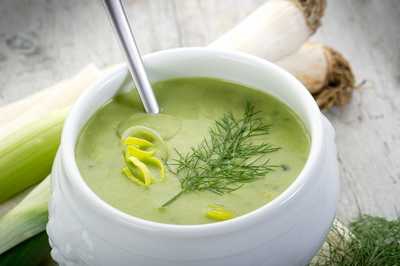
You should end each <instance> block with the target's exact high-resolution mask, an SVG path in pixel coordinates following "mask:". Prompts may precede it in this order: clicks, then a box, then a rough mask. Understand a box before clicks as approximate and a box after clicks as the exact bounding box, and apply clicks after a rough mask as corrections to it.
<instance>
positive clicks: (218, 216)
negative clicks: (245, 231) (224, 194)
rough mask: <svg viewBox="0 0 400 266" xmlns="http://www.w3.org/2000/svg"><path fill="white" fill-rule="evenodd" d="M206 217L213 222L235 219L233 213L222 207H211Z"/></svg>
mask: <svg viewBox="0 0 400 266" xmlns="http://www.w3.org/2000/svg"><path fill="white" fill-rule="evenodd" d="M208 207H209V208H210V209H209V210H208V211H207V213H206V216H207V217H208V218H210V219H212V220H216V221H225V220H229V219H232V218H233V217H235V215H234V214H233V212H231V211H229V210H226V209H225V208H224V207H223V206H222V205H209V206H208Z"/></svg>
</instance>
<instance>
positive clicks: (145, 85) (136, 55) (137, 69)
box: [104, 0, 159, 114]
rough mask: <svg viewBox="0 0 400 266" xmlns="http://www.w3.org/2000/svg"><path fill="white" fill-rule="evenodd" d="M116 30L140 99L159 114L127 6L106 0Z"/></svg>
mask: <svg viewBox="0 0 400 266" xmlns="http://www.w3.org/2000/svg"><path fill="white" fill-rule="evenodd" d="M104 3H105V6H106V9H107V10H108V13H109V15H110V18H111V21H112V24H113V26H114V28H115V32H116V33H117V35H118V38H119V40H120V43H121V46H122V48H123V49H124V50H125V54H126V57H127V59H128V66H129V70H130V72H131V75H132V78H133V81H134V82H135V85H136V87H137V89H138V91H139V96H140V99H141V100H142V103H143V105H144V108H145V110H146V112H147V113H150V114H158V113H159V107H158V103H157V99H156V97H155V96H154V92H153V89H152V87H151V84H150V82H149V79H148V77H147V74H146V70H145V68H144V65H143V60H142V57H141V55H140V52H139V49H138V47H137V45H136V41H135V37H134V36H133V32H132V29H131V27H130V25H129V21H128V17H127V16H126V12H125V8H124V6H123V5H122V3H121V0H104Z"/></svg>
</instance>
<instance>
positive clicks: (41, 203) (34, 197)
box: [0, 177, 50, 254]
mask: <svg viewBox="0 0 400 266" xmlns="http://www.w3.org/2000/svg"><path fill="white" fill-rule="evenodd" d="M49 198H50V177H47V178H46V179H45V180H43V181H42V182H41V183H40V184H39V185H38V186H36V187H35V188H34V189H33V190H32V191H31V192H30V193H29V194H28V195H27V196H26V197H25V198H24V199H23V200H22V201H21V202H20V203H19V204H18V205H17V206H15V207H14V208H13V209H11V210H10V211H9V212H8V213H6V214H5V215H4V216H2V217H0V254H2V253H3V252H5V251H7V250H9V249H10V248H12V247H14V246H15V245H17V244H19V243H21V242H22V241H24V240H26V239H28V238H30V237H32V236H34V235H36V234H38V233H40V232H42V231H44V230H45V228H46V223H47V220H48V211H47V206H48V202H49Z"/></svg>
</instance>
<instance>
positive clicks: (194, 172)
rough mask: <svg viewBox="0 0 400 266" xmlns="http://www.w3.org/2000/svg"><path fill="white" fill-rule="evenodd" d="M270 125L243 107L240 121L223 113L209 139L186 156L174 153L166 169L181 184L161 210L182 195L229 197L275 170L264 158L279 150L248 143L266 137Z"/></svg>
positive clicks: (251, 107)
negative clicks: (172, 168)
mask: <svg viewBox="0 0 400 266" xmlns="http://www.w3.org/2000/svg"><path fill="white" fill-rule="evenodd" d="M270 129H271V125H269V124H266V123H265V122H264V121H263V119H262V118H261V117H260V112H259V111H255V108H254V106H253V105H251V104H250V103H247V104H246V108H245V111H244V114H243V116H242V117H241V118H239V119H238V118H235V116H234V115H233V114H232V113H230V112H229V113H226V114H225V115H224V116H223V117H222V118H221V119H220V120H217V121H215V124H214V126H213V127H211V128H210V129H209V137H208V138H204V139H203V140H202V141H201V143H200V144H199V145H198V146H197V147H192V148H191V151H190V152H188V153H187V154H181V153H179V152H178V151H176V152H177V155H178V158H177V159H176V160H174V162H173V163H170V165H172V166H175V172H174V174H176V175H177V176H178V178H179V181H180V183H181V191H180V192H179V193H178V194H176V195H175V196H174V197H173V198H171V199H170V200H168V201H167V202H166V203H164V204H163V205H162V206H163V207H165V206H166V205H168V204H170V203H171V202H173V201H175V200H176V199H177V198H178V197H180V196H181V195H182V194H183V193H185V192H190V191H210V192H213V193H216V194H219V195H223V194H225V193H230V192H232V191H235V190H237V189H239V188H241V187H242V186H243V185H244V184H246V183H250V182H253V181H255V180H257V179H259V178H262V177H264V176H265V175H266V174H268V173H269V172H271V171H272V170H273V169H274V168H275V167H276V166H274V165H272V164H270V161H269V159H265V155H266V154H268V153H271V152H274V151H277V150H278V149H279V148H278V147H274V146H273V145H271V144H269V143H264V142H262V143H260V142H252V141H251V140H254V138H255V137H260V136H265V135H268V134H269V133H270Z"/></svg>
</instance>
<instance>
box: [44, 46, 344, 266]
mask: <svg viewBox="0 0 400 266" xmlns="http://www.w3.org/2000/svg"><path fill="white" fill-rule="evenodd" d="M144 61H145V65H146V67H147V70H148V72H149V77H150V79H151V80H152V81H159V80H164V79H169V78H173V77H185V76H188V77H190V76H205V77H216V78H221V79H225V80H230V81H234V82H237V83H241V84H245V85H249V86H251V87H254V88H259V89H260V90H265V91H268V92H269V93H271V94H273V95H275V96H276V97H278V98H280V99H281V100H283V101H284V102H286V103H287V104H288V105H289V106H291V107H292V108H293V110H295V111H296V112H297V113H298V114H299V116H300V117H301V118H302V120H303V121H304V124H305V125H306V127H307V128H308V130H309V132H310V135H311V139H312V143H311V150H310V155H309V159H308V161H307V163H306V165H305V167H304V169H303V171H302V172H301V173H300V175H299V176H298V177H297V179H296V180H295V182H294V183H292V184H291V185H290V187H289V188H288V189H287V190H286V191H285V192H284V193H282V194H281V195H279V196H278V197H277V198H275V199H274V200H273V201H272V202H270V203H268V204H267V205H265V206H263V207H262V208H259V209H257V210H255V211H253V212H251V213H248V214H246V215H244V216H240V217H238V218H235V219H232V220H229V221H225V222H221V223H214V224H206V225H185V226H183V225H169V224H161V223H155V222H150V221H146V220H143V219H139V218H135V217H133V216H130V215H128V214H125V213H123V212H121V211H119V210H118V209H115V208H113V207H111V206H110V205H108V204H107V203H105V202H104V201H102V200H101V199H100V198H98V197H97V196H96V194H95V193H94V192H92V191H91V190H90V189H89V187H88V186H87V185H86V183H85V182H84V180H83V179H82V178H81V176H80V173H79V170H78V168H77V165H76V162H75V156H74V147H75V143H76V140H77V137H78V136H79V133H80V131H81V128H82V127H83V126H84V125H85V123H86V121H87V120H88V119H89V118H90V116H91V115H93V113H94V112H95V111H96V110H97V109H98V108H99V107H101V106H102V105H103V104H104V103H105V102H107V101H108V100H109V99H110V98H111V97H113V95H115V94H116V92H117V91H118V89H119V88H120V86H121V84H122V83H123V81H124V79H125V78H126V76H127V73H128V72H127V68H126V66H121V67H119V68H117V69H116V70H115V71H113V72H112V73H110V74H109V75H108V76H107V77H105V78H103V79H102V80H100V81H99V82H98V83H97V84H96V85H95V86H94V87H93V88H92V89H90V90H88V91H87V92H86V93H85V94H84V95H82V96H81V97H80V98H79V100H78V101H77V103H76V104H75V105H74V107H73V108H72V110H71V113H70V115H69V117H68V119H67V121H66V123H65V126H64V130H63V134H62V141H61V146H60V149H59V152H58V155H57V158H56V160H55V163H54V167H53V172H52V189H53V192H52V198H51V202H50V206H49V223H48V226H47V232H48V234H49V236H50V243H51V246H52V248H53V249H52V256H53V258H54V259H55V260H56V261H57V262H58V263H59V264H60V265H96V266H101V265H137V266H139V265H151V266H158V265H163V266H169V265H171V266H179V265H184V266H195V265H196V266H197V265H198V266H204V265H207V266H217V265H218V266H226V265H230V266H234V265H238V266H239V265H240V266H249V265H255V266H262V265H273V266H277V265H283V266H290V265H306V264H307V263H308V262H309V260H310V259H311V258H312V257H313V256H314V254H315V253H316V252H317V251H318V249H319V247H320V246H321V245H322V243H323V241H324V239H325V236H326V234H327V232H328V230H329V228H330V226H331V223H332V221H333V219H334V216H335V210H336V204H337V198H338V187H339V184H338V171H337V161H336V147H335V142H334V130H333V128H332V126H331V125H330V124H329V122H328V121H327V120H326V118H324V117H323V116H322V114H321V113H320V111H319V109H318V106H317V105H316V104H315V102H314V100H313V98H312V97H311V95H310V94H309V93H308V91H307V90H306V89H305V88H304V86H303V85H302V84H301V83H300V82H299V81H297V80H296V79H295V78H294V77H293V76H291V75H290V74H288V73H287V72H286V71H284V70H282V69H280V68H279V67H277V66H275V65H274V64H272V63H269V62H267V61H265V60H261V59H258V58H256V57H253V56H249V55H245V54H241V53H233V52H222V51H217V50H212V49H208V48H182V49H174V50H167V51H162V52H157V53H153V54H150V55H147V56H145V58H144Z"/></svg>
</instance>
